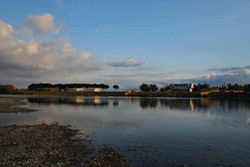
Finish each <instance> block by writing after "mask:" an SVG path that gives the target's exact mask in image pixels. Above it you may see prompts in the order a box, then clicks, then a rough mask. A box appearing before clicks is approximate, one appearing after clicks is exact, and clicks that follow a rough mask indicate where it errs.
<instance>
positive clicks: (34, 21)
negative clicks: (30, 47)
mask: <svg viewBox="0 0 250 167" xmlns="http://www.w3.org/2000/svg"><path fill="white" fill-rule="evenodd" d="M63 28H64V25H59V26H56V25H55V24H54V16H52V15H51V14H50V13H45V14H43V15H33V16H29V17H28V18H26V19H24V27H22V31H21V32H23V33H24V32H28V33H30V32H31V31H32V32H35V33H37V34H39V35H45V34H49V33H59V32H60V31H61V30H62V29H63Z"/></svg>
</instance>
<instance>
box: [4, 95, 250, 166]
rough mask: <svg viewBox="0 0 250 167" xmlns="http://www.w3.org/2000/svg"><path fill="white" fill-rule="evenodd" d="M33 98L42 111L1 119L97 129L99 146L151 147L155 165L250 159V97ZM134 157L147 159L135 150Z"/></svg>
mask: <svg viewBox="0 0 250 167" xmlns="http://www.w3.org/2000/svg"><path fill="white" fill-rule="evenodd" d="M27 101H28V104H27V106H28V107H29V108H31V109H35V110H37V112H32V113H21V114H16V113H15V114H13V113H8V114H0V124H1V125H10V124H35V123H42V122H45V123H53V122H59V123H60V124H65V125H68V124H69V125H72V126H73V127H75V128H77V129H81V130H83V131H85V132H88V133H89V134H92V133H94V134H95V137H96V139H95V140H94V142H95V144H96V145H97V146H101V145H103V144H107V145H110V144H112V145H114V146H118V147H119V148H125V150H127V149H126V148H127V146H129V147H130V146H131V147H134V146H138V147H143V148H150V149H149V150H150V153H149V155H150V158H154V159H155V160H157V162H156V161H152V162H151V161H150V160H149V161H150V162H147V163H148V164H150V163H155V164H152V165H151V164H150V165H148V166H169V165H168V164H166V162H165V160H166V159H167V160H168V162H169V163H171V164H176V162H179V163H181V164H187V165H188V166H194V167H200V166H204V167H210V166H215V163H220V162H222V161H221V160H223V163H224V164H225V165H224V166H230V165H233V166H246V164H250V158H249V155H250V150H249V146H250V131H249V128H250V112H249V111H250V103H249V101H247V100H212V99H198V98H197V99H195V98H191V99H187V98H128V97H82V96H79V97H55V96H54V97H45V96H41V97H27ZM207 148H211V149H209V151H208V150H207ZM130 153H131V152H129V153H128V155H130ZM131 160H133V161H134V162H143V161H144V159H141V158H140V157H138V158H137V157H135V156H133V155H132V156H131ZM189 162H190V164H188V163H189ZM191 163H192V164H191ZM181 164H180V165H181ZM139 165H140V164H139ZM180 165H179V164H176V166H180ZM141 166H143V165H141ZM218 166H222V165H218ZM248 166H249V165H248Z"/></svg>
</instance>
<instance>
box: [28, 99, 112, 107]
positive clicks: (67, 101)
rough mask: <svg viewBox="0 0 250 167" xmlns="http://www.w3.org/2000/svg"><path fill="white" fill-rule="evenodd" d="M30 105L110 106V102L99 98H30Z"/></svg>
mask: <svg viewBox="0 0 250 167" xmlns="http://www.w3.org/2000/svg"><path fill="white" fill-rule="evenodd" d="M28 102H29V103H39V104H72V105H82V106H108V105H109V102H108V100H105V99H100V98H98V97H91V98H83V97H75V98H63V97H39V98H33V97H32V98H28Z"/></svg>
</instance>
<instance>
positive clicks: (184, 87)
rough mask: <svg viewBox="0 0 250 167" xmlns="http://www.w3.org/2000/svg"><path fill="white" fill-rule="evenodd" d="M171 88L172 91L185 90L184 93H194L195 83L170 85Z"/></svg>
mask: <svg viewBox="0 0 250 167" xmlns="http://www.w3.org/2000/svg"><path fill="white" fill-rule="evenodd" d="M169 87H170V89H171V90H183V91H189V92H192V91H193V89H194V84H193V83H175V84H170V86H169Z"/></svg>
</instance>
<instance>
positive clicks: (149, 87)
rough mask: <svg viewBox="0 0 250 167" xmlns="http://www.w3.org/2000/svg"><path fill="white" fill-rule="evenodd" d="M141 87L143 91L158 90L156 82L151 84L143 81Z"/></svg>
mask: <svg viewBox="0 0 250 167" xmlns="http://www.w3.org/2000/svg"><path fill="white" fill-rule="evenodd" d="M140 89H141V91H145V92H149V91H151V92H155V91H157V90H158V86H157V85H156V84H150V85H148V84H144V83H143V84H142V85H141V86H140Z"/></svg>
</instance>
